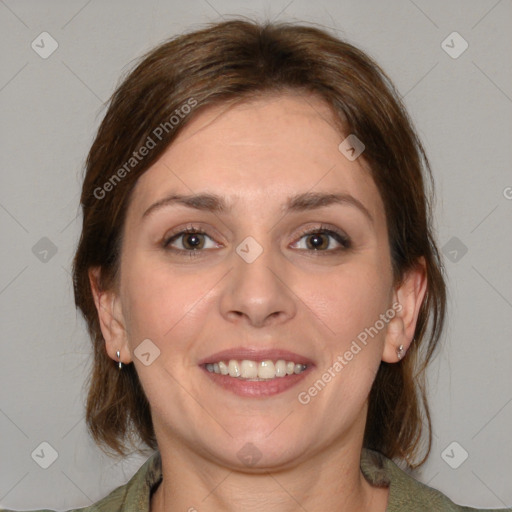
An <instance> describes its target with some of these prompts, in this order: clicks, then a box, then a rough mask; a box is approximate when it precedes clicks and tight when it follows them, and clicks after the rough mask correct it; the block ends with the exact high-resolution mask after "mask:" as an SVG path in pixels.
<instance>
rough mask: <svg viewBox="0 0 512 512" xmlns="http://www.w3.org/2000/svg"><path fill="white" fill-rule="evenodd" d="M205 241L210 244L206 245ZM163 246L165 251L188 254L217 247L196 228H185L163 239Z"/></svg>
mask: <svg viewBox="0 0 512 512" xmlns="http://www.w3.org/2000/svg"><path fill="white" fill-rule="evenodd" d="M206 239H209V240H210V244H208V241H207V240H206ZM176 245H177V246H178V247H176ZM163 246H164V248H165V249H169V250H173V251H176V252H180V251H181V252H190V253H192V252H194V251H199V250H201V249H215V248H216V247H218V246H217V245H216V243H215V242H214V241H213V239H212V238H211V237H209V236H208V235H207V234H206V233H205V232H204V231H201V230H200V229H197V228H186V229H183V230H182V231H180V232H179V233H175V234H173V235H172V236H170V237H169V238H166V239H165V241H164V243H163Z"/></svg>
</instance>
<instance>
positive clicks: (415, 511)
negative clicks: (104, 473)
mask: <svg viewBox="0 0 512 512" xmlns="http://www.w3.org/2000/svg"><path fill="white" fill-rule="evenodd" d="M361 471H362V472H363V474H364V476H365V478H366V479H367V480H368V481H369V482H370V483H371V484H372V485H375V486H379V487H389V500H388V506H387V508H386V512H406V511H407V512H472V511H473V512H475V511H480V512H489V511H490V510H491V509H476V508H471V507H463V506H460V505H456V504H455V503H453V502H452V501H451V500H449V499H448V498H447V497H446V496H444V495H443V494H442V493H440V492H439V491H437V490H435V489H432V488H430V487H427V486H426V485H424V484H422V483H420V482H418V481H416V480H415V479H414V478H412V477H411V476H409V475H408V474H407V473H405V472H404V471H402V470H401V469H400V468H399V467H398V466H397V465H396V464H395V463H394V462H393V461H391V460H390V459H388V458H386V457H384V456H383V455H381V454H380V453H377V452H375V451H372V450H366V449H365V450H363V452H362V456H361ZM161 480H162V466H161V458H160V453H159V452H155V453H154V454H153V455H152V456H151V457H150V458H149V459H148V460H147V461H146V462H145V463H144V464H143V465H142V467H141V468H140V469H139V470H138V471H137V473H135V475H134V476H133V477H132V478H131V480H130V481H129V482H128V483H127V484H126V485H122V486H120V487H118V488H117V489H115V490H113V491H112V492H111V493H110V494H109V495H108V496H107V497H105V498H103V499H102V500H100V501H98V502H97V503H96V504H94V505H91V506H90V507H85V508H80V509H73V510H70V511H68V512H77V511H80V512H149V510H150V500H151V494H152V492H153V491H154V490H155V489H156V488H157V486H158V484H159V483H160V482H161ZM0 510H1V511H3V512H8V511H6V510H5V509H0ZM494 510H495V512H496V510H497V509H494ZM499 510H501V511H502V512H512V508H507V509H499ZM34 512H36V511H34ZM37 512H51V511H48V510H40V511H37Z"/></svg>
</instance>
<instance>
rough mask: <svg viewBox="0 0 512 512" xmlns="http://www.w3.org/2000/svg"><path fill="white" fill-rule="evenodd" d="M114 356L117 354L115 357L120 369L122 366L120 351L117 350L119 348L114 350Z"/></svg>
mask: <svg viewBox="0 0 512 512" xmlns="http://www.w3.org/2000/svg"><path fill="white" fill-rule="evenodd" d="M116 356H117V359H118V361H119V362H118V368H119V369H120V370H121V368H122V367H123V363H121V352H119V350H118V351H117V352H116Z"/></svg>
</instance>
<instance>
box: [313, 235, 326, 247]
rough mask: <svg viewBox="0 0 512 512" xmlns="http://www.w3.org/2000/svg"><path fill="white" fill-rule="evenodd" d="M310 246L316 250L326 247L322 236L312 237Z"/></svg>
mask: <svg viewBox="0 0 512 512" xmlns="http://www.w3.org/2000/svg"><path fill="white" fill-rule="evenodd" d="M310 245H312V246H313V248H315V249H318V248H319V247H322V245H324V244H323V240H322V235H311V237H310Z"/></svg>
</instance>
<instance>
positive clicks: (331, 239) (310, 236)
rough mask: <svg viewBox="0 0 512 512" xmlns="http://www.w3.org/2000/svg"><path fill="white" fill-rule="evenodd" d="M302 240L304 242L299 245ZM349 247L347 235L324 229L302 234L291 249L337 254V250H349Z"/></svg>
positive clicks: (315, 229)
mask: <svg viewBox="0 0 512 512" xmlns="http://www.w3.org/2000/svg"><path fill="white" fill-rule="evenodd" d="M302 240H304V242H302V243H300V242H301V241H302ZM336 245H337V247H336ZM350 246H351V243H350V239H349V238H348V237H347V235H345V234H344V233H342V232H340V231H337V230H333V229H328V228H325V227H320V228H314V229H310V230H308V231H304V232H302V233H301V236H300V238H299V241H298V242H295V244H294V245H292V247H293V248H297V249H301V250H306V251H320V252H334V251H336V252H337V251H339V250H346V249H349V248H350Z"/></svg>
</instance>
